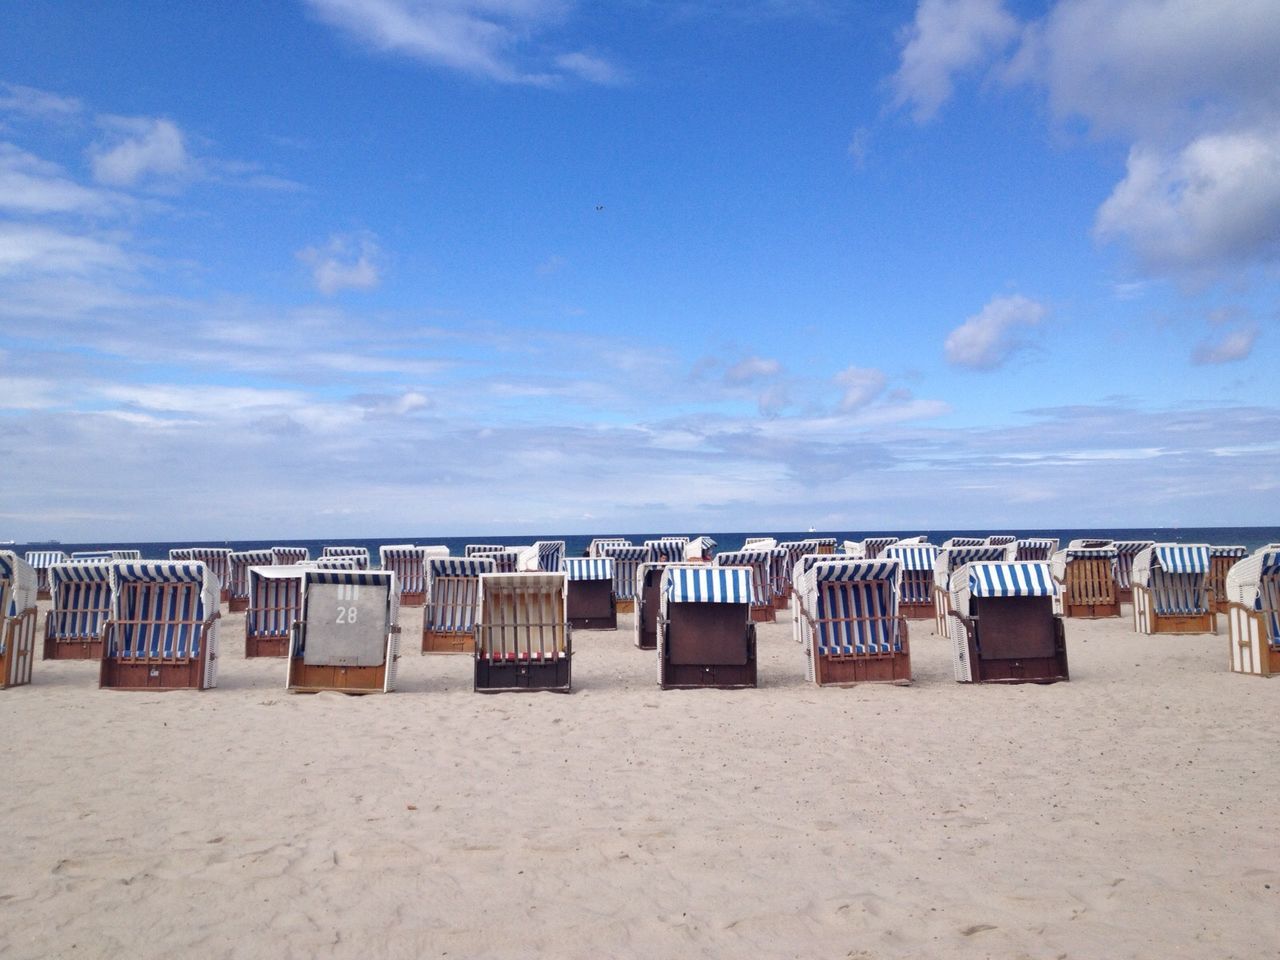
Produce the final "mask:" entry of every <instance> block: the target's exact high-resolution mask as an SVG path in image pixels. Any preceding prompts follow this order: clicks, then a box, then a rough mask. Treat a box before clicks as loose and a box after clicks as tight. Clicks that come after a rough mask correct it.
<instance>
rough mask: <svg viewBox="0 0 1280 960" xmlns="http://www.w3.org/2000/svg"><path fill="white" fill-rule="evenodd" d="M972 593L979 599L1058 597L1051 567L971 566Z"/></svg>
mask: <svg viewBox="0 0 1280 960" xmlns="http://www.w3.org/2000/svg"><path fill="white" fill-rule="evenodd" d="M968 567H969V575H968V577H967V579H968V583H969V592H970V593H971V594H972V595H973V596H975V597H1052V596H1054V595H1055V594H1056V593H1057V585H1056V584H1055V583H1054V580H1053V572H1052V571H1051V570H1050V569H1049V564H1047V563H1017V562H1014V563H971V564H969V565H968Z"/></svg>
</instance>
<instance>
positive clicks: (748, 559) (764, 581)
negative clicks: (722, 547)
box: [711, 547, 778, 623]
mask: <svg viewBox="0 0 1280 960" xmlns="http://www.w3.org/2000/svg"><path fill="white" fill-rule="evenodd" d="M711 565H712V566H713V567H746V568H747V569H748V570H750V571H751V619H752V621H753V622H755V623H773V622H774V621H776V620H777V619H778V614H777V611H776V610H775V609H774V606H773V592H772V585H773V549H772V548H769V549H766V550H755V549H747V548H745V547H744V548H743V549H742V550H726V551H724V552H722V553H717V554H716V556H715V559H713V560H712V561H711Z"/></svg>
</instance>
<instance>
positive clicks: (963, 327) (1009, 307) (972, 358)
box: [946, 294, 1045, 370]
mask: <svg viewBox="0 0 1280 960" xmlns="http://www.w3.org/2000/svg"><path fill="white" fill-rule="evenodd" d="M1044 315H1045V308H1044V306H1043V305H1042V304H1039V303H1037V302H1036V301H1035V300H1031V299H1029V298H1027V297H1024V296H1022V295H1021V294H1014V295H1012V296H1008V297H996V298H995V299H993V300H992V301H990V302H989V303H988V304H987V305H986V306H985V307H983V308H982V310H981V311H980V312H979V313H977V314H975V315H974V316H972V317H969V318H968V319H967V320H965V322H964V323H962V324H960V326H958V327H956V328H955V329H954V330H952V331H951V333H950V334H949V335H948V336H947V342H946V354H947V362H948V363H952V364H955V365H956V366H960V367H969V368H970V369H973V370H991V369H994V368H996V367H998V366H1000V365H1001V364H1003V363H1004V362H1005V361H1006V360H1008V359H1009V357H1011V356H1012V355H1013V354H1014V353H1016V352H1017V351H1018V350H1021V349H1023V348H1025V347H1026V346H1028V340H1027V339H1026V334H1025V332H1026V329H1027V328H1028V327H1034V326H1035V325H1036V324H1038V323H1039V322H1040V321H1041V319H1043V317H1044Z"/></svg>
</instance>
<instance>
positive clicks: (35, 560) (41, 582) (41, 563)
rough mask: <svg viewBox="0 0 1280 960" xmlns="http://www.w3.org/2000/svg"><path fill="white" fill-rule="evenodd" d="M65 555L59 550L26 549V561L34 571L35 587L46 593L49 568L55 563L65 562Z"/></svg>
mask: <svg viewBox="0 0 1280 960" xmlns="http://www.w3.org/2000/svg"><path fill="white" fill-rule="evenodd" d="M66 560H67V555H66V554H65V553H63V552H62V551H61V550H28V551H27V555H26V561H27V563H28V565H30V567H31V569H32V570H34V571H35V572H36V588H37V589H38V590H40V591H42V592H45V593H47V592H48V591H49V589H50V587H49V568H50V567H52V566H53V565H54V564H55V563H65V562H66Z"/></svg>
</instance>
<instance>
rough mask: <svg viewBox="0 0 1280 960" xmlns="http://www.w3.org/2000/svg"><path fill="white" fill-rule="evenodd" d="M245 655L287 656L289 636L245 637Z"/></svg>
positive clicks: (250, 657) (252, 657)
mask: <svg viewBox="0 0 1280 960" xmlns="http://www.w3.org/2000/svg"><path fill="white" fill-rule="evenodd" d="M244 655H245V657H246V658H247V659H250V660H252V659H255V658H257V657H287V656H288V655H289V637H288V636H287V635H286V636H283V637H268V636H250V635H246V636H245V638H244Z"/></svg>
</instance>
